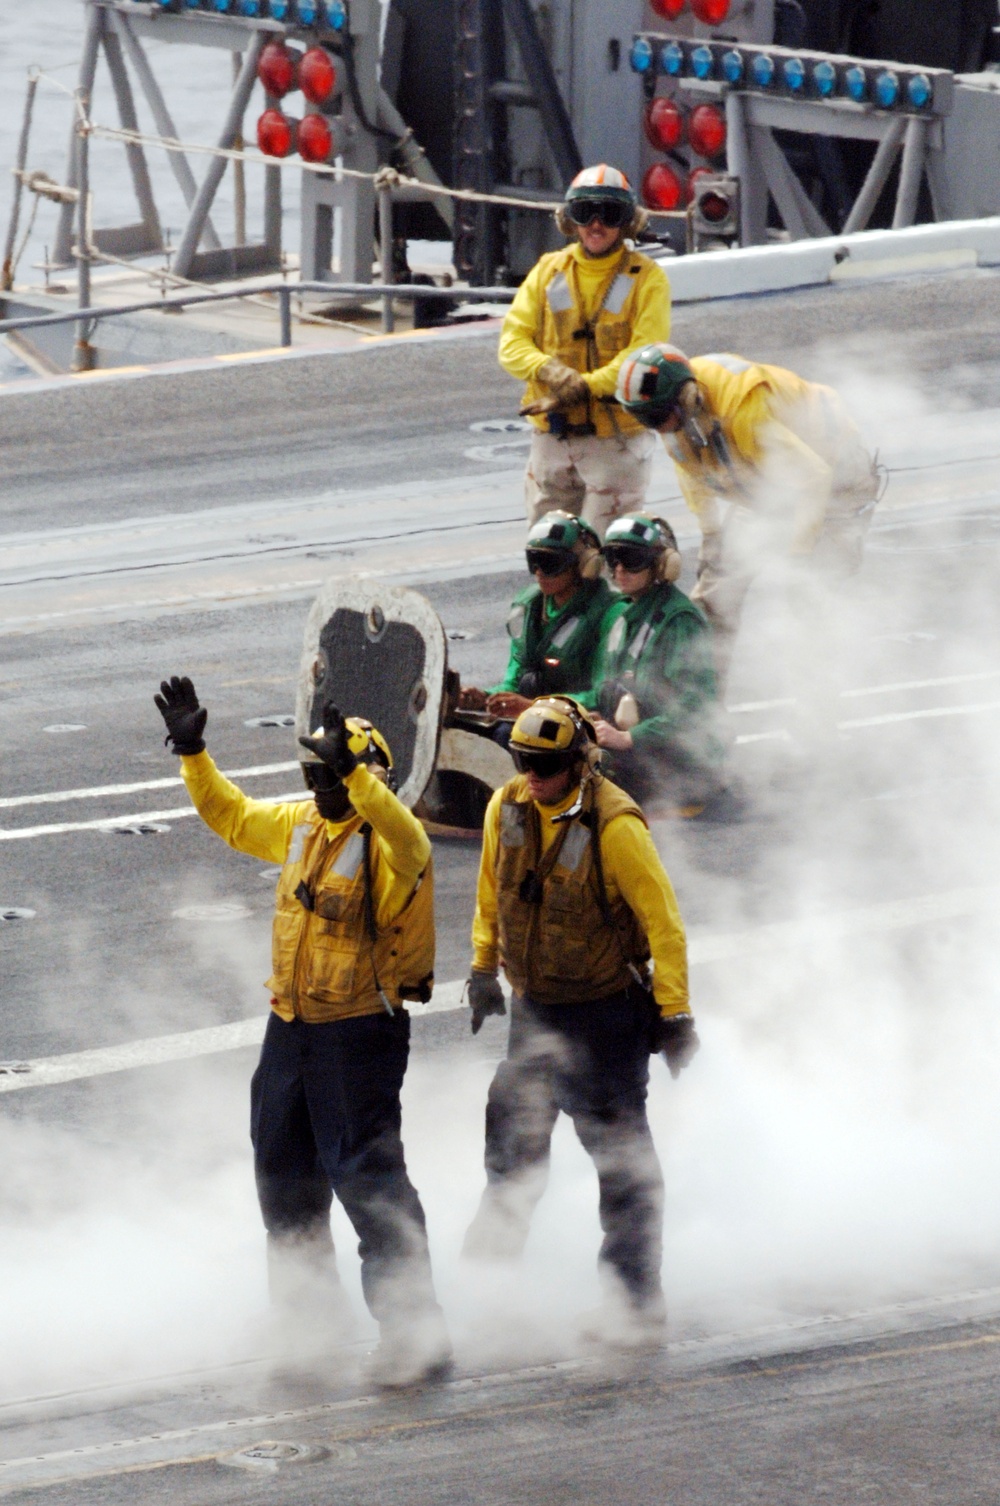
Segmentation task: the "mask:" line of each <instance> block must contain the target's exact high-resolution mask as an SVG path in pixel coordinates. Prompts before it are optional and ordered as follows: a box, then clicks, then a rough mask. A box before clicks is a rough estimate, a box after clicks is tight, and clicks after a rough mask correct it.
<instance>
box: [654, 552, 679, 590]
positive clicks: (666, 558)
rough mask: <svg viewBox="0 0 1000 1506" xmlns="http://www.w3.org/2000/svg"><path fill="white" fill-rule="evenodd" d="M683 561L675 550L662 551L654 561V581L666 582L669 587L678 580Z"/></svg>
mask: <svg viewBox="0 0 1000 1506" xmlns="http://www.w3.org/2000/svg"><path fill="white" fill-rule="evenodd" d="M683 566H684V561H683V560H682V559H681V557H680V555H679V554H678V552H677V550H676V549H664V551H663V553H662V554H661V555H660V556H659V557H658V558H657V561H656V579H657V580H668V581H670V583H671V585H672V584H673V582H674V581H675V580H680V577H681V570H682V569H683Z"/></svg>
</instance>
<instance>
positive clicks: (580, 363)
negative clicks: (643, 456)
mask: <svg viewBox="0 0 1000 1506" xmlns="http://www.w3.org/2000/svg"><path fill="white" fill-rule="evenodd" d="M542 260H543V262H546V263H547V267H546V271H547V274H548V275H547V277H546V279H545V284H544V294H543V297H542V299H541V306H540V308H539V329H538V332H537V335H536V337H535V338H536V344H537V345H538V348H539V350H544V351H545V353H546V355H548V356H555V357H556V359H557V360H560V361H563V362H564V363H565V364H566V365H567V366H571V367H572V368H573V370H574V371H580V372H587V371H596V370H597V369H598V367H600V366H606V365H607V364H608V362H609V361H613V360H614V358H615V356H617V355H620V354H621V353H622V351H624V350H629V349H630V348H631V347H632V346H633V345H634V344H635V341H634V340H633V338H632V327H633V324H634V322H635V304H636V297H637V293H638V290H639V289H641V288H642V287H643V285H644V284H645V283H647V282H648V281H649V279H650V277H652V276H662V275H663V274H662V271H661V270H660V268H659V267H657V265H656V263H655V262H654V261H651V260H650V258H649V257H648V256H643V255H642V254H641V253H640V252H638V251H628V250H624V251H623V252H622V254H621V256H620V257H619V258H618V260H617V262H616V263H615V264H614V266H613V267H612V268H611V271H610V272H609V274H608V281H607V284H606V288H605V289H602V294H603V298H604V301H603V304H602V305H601V308H600V310H599V311H598V313H597V315H596V317H595V319H594V320H593V321H592V323H591V324H590V325H589V326H588V324H587V321H586V318H585V316H584V313H583V304H582V301H581V298H580V291H579V287H578V285H577V280H576V257H575V255H574V252H573V247H572V246H565V247H564V248H563V249H562V250H561V251H552V252H550V253H549V254H548V255H547V256H545V257H543V258H542ZM588 332H589V338H588ZM550 396H551V393H550V391H549V389H548V387H546V386H545V384H544V382H538V381H534V380H533V381H529V382H528V384H527V389H526V392H525V401H526V402H537V401H538V400H539V399H541V398H546V397H550ZM565 415H566V421H567V423H569V424H586V423H592V424H593V425H594V429H595V432H596V434H597V436H598V437H599V438H601V439H609V438H611V437H612V436H613V435H615V434H641V433H642V432H643V427H642V425H641V424H640V423H639V422H638V421H637V420H636V419H634V418H632V417H631V415H630V414H628V413H626V412H625V410H624V409H623V408H619V407H618V405H617V403H602V402H598V401H596V400H591V401H590V402H589V403H586V402H583V403H577V404H576V405H575V406H574V407H572V408H567V409H566V410H565ZM537 427H539V428H547V427H548V425H547V423H546V422H545V420H544V419H539V420H538V421H537Z"/></svg>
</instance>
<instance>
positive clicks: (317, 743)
mask: <svg viewBox="0 0 1000 1506" xmlns="http://www.w3.org/2000/svg"><path fill="white" fill-rule="evenodd" d="M349 737H350V733H349V732H348V730H347V724H346V723H345V721H344V718H343V717H342V716H341V714H340V711H339V710H338V708H337V707H336V706H335V705H334V704H333V702H332V701H327V703H326V705H325V706H324V707H323V736H322V737H300V738H299V742H300V743H301V744H302V746H303V748H308V749H309V751H310V753H315V754H316V757H317V758H321V759H322V760H323V762H324V763H325V764H326V765H327V766H328V767H329V768H331V769H332V770H333V772H334V773H335V774H336V776H337V778H338V779H346V778H347V776H348V774H350V773H351V771H352V770H353V769H356V768H357V766H358V760H357V759H356V758H355V756H354V754H353V753H352V752H351V750H350V748H349V747H348V746H347V740H348V738H349Z"/></svg>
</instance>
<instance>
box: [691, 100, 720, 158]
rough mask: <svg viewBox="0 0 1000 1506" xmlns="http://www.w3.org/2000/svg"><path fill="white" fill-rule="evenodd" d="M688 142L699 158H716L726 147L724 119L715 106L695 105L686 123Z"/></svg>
mask: <svg viewBox="0 0 1000 1506" xmlns="http://www.w3.org/2000/svg"><path fill="white" fill-rule="evenodd" d="M688 140H689V141H690V143H691V149H692V151H694V152H697V154H698V156H699V157H709V158H711V157H718V155H719V153H720V152H722V151H724V150H725V146H726V117H725V116H724V115H723V113H722V111H721V110H720V109H718V107H717V106H716V105H696V106H695V108H694V109H693V110H692V111H691V118H690V120H689V121H688Z"/></svg>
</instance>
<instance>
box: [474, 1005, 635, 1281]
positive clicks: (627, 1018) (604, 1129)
mask: <svg viewBox="0 0 1000 1506" xmlns="http://www.w3.org/2000/svg"><path fill="white" fill-rule="evenodd" d="M649 1010H650V1006H649V1000H648V996H646V995H644V994H643V993H642V992H641V991H640V990H638V989H634V990H628V991H626V992H624V993H620V994H614V995H612V996H611V997H610V998H607V999H598V1000H595V1001H592V1002H590V1003H566V1004H554V1005H545V1004H536V1003H535V1002H534V1001H533V1000H530V999H522V998H519V997H518V996H517V995H515V996H514V998H513V1000H512V1001H511V1020H510V1040H509V1043H508V1047H507V1059H506V1061H503V1062H501V1063H500V1065H499V1067H498V1068H497V1071H496V1075H495V1076H494V1078H493V1082H492V1083H491V1085H490V1090H489V1095H488V1098H487V1103H486V1176H487V1187H486V1193H485V1195H484V1198H483V1205H482V1207H481V1209H480V1213H479V1215H477V1223H478V1225H479V1229H480V1230H482V1234H483V1237H484V1239H485V1240H486V1241H487V1242H488V1241H489V1240H491V1239H494V1238H495V1240H496V1253H498V1254H505V1255H512V1254H516V1253H518V1251H519V1249H520V1248H521V1247H523V1244H524V1241H525V1240H526V1239H527V1235H528V1222H529V1220H530V1217H531V1213H532V1211H533V1209H534V1206H535V1204H536V1203H537V1201H538V1198H539V1197H540V1196H541V1194H542V1191H543V1190H544V1187H545V1180H546V1176H547V1171H548V1161H549V1146H550V1142H551V1139H552V1130H553V1128H554V1126H555V1122H556V1118H557V1117H558V1115H559V1113H560V1112H562V1113H565V1114H568V1115H569V1116H570V1118H571V1119H572V1121H573V1127H574V1129H575V1130H576V1133H577V1135H578V1136H579V1138H580V1141H581V1144H582V1145H583V1147H584V1149H585V1150H586V1151H587V1152H588V1154H589V1155H590V1156H591V1157H592V1159H593V1161H594V1164H595V1167H596V1169H597V1177H598V1183H599V1187H600V1220H601V1228H602V1230H603V1231H604V1241H603V1244H602V1245H601V1252H600V1257H599V1261H600V1265H601V1267H603V1268H604V1269H605V1270H606V1271H607V1272H608V1273H609V1274H613V1275H614V1276H616V1277H617V1278H618V1280H619V1281H620V1282H621V1284H622V1286H623V1287H624V1289H625V1292H626V1294H627V1295H628V1297H629V1298H630V1300H631V1301H632V1302H633V1303H634V1304H635V1305H636V1306H637V1307H642V1306H644V1305H646V1304H647V1303H652V1302H655V1301H656V1300H657V1299H658V1298H659V1296H660V1290H661V1289H660V1263H661V1257H662V1242H663V1178H662V1174H661V1171H660V1163H659V1159H658V1157H657V1154H656V1148H655V1146H654V1145H653V1138H652V1135H651V1134H650V1131H649V1124H648V1122H647V1119H646V1087H647V1083H648V1081H649V1043H650V1019H649ZM474 1227H475V1226H474ZM477 1234H478V1230H477ZM475 1242H476V1241H475V1239H474V1243H475ZM480 1248H482V1247H481V1246H480Z"/></svg>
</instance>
